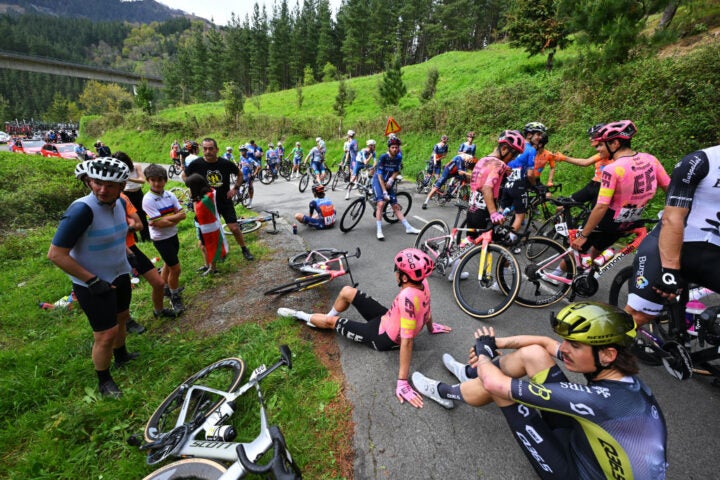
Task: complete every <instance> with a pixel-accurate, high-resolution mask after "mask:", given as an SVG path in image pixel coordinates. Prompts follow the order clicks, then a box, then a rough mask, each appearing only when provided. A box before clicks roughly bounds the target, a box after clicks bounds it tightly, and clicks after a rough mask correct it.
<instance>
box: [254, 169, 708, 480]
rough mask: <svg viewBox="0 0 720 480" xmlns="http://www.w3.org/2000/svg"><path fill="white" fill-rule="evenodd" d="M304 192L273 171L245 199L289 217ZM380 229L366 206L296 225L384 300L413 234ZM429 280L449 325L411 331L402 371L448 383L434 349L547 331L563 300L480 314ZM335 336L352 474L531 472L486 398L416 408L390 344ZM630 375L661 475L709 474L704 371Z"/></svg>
mask: <svg viewBox="0 0 720 480" xmlns="http://www.w3.org/2000/svg"><path fill="white" fill-rule="evenodd" d="M405 188H408V189H409V188H410V185H407V184H406V185H405ZM328 195H329V197H330V198H332V200H333V202H334V203H335V205H336V210H337V212H338V219H339V218H340V215H342V212H343V211H344V209H345V206H346V205H347V204H348V203H349V202H348V201H345V200H344V192H331V191H330V192H328ZM309 201H310V195H309V193H308V192H306V193H305V194H300V193H299V191H298V189H297V180H295V181H292V182H286V181H285V180H283V179H279V181H277V183H274V184H272V185H270V186H264V185H259V186H258V187H257V188H256V198H255V203H254V204H255V206H256V208H255V210H259V209H261V208H272V209H277V210H279V211H280V213H281V215H282V216H283V217H284V218H285V219H288V220H289V221H290V222H292V215H293V214H294V213H295V212H299V211H300V212H304V211H306V210H307V204H308V202H309ZM413 201H414V204H413V207H412V209H411V211H410V222H411V223H412V224H413V225H414V226H416V227H418V228H420V227H422V225H423V224H424V223H426V222H427V221H429V220H432V219H434V218H442V219H444V220H446V222H448V223H449V224H450V225H452V222H453V220H454V215H455V208H454V207H450V206H448V207H437V206H432V204H431V207H430V208H429V209H428V210H421V209H420V202H422V196H420V195H418V194H414V195H413ZM384 232H385V238H386V239H385V241H384V242H380V241H378V240H377V239H376V238H375V223H374V220H373V219H371V218H370V215H369V211H366V213H365V217H364V218H363V219H362V220H361V221H360V224H359V225H358V226H357V227H356V228H355V230H353V231H352V232H350V233H348V234H343V233H342V232H340V230H339V229H337V228H336V229H333V230H330V231H315V230H311V229H307V228H306V227H304V226H303V225H299V226H298V233H299V234H300V235H302V236H303V239H304V240H305V242H306V243H307V245H308V246H310V247H315V248H317V247H335V248H344V249H352V250H354V249H355V247H356V246H359V247H360V248H361V249H362V252H363V254H362V257H361V258H360V259H359V260H354V259H353V260H351V265H352V272H353V275H354V276H355V280H356V281H358V282H360V286H359V288H361V289H364V290H366V291H367V292H368V293H370V294H372V295H373V296H375V297H376V298H378V299H379V300H380V301H381V302H383V303H385V304H388V305H389V303H390V302H391V301H392V299H393V298H394V296H395V294H396V292H397V285H396V284H395V283H394V276H393V275H392V271H393V263H392V258H393V255H394V254H395V253H396V252H397V251H399V250H400V249H402V248H405V247H408V246H412V244H413V241H414V236H410V235H406V234H405V231H404V228H403V227H402V226H401V225H387V224H385V227H384ZM618 270H619V269H618ZM616 271H617V270H616ZM610 275H612V271H611V274H610ZM610 280H611V279H609V278H607V279H606V278H601V290H600V292H598V294H597V295H596V297H595V299H597V300H605V299H607V285H608V284H609V281H610ZM345 284H346V282H345V280H344V278H340V279H337V280H335V281H333V282H331V283H330V284H329V288H330V289H331V290H332V292H331V293H333V294H334V293H336V292H337V291H338V290H339V289H340V288H341V287H342V286H343V285H345ZM430 285H431V288H432V306H433V317H434V318H435V319H436V320H437V321H438V322H440V323H444V324H447V325H449V326H451V327H452V328H453V331H452V333H450V334H446V335H433V336H431V335H428V334H427V331H423V333H421V334H420V335H419V337H418V338H416V340H415V348H414V350H413V359H412V367H411V371H416V370H419V371H421V372H423V373H424V374H426V375H428V376H429V377H431V378H436V379H440V380H442V381H445V382H448V383H451V382H454V377H452V376H451V374H450V373H449V372H448V371H447V370H446V369H445V368H444V366H443V364H442V359H441V357H442V354H443V352H449V353H451V354H453V355H454V356H455V357H456V358H458V359H465V358H466V357H465V356H466V352H467V349H468V348H469V346H470V345H471V344H472V333H473V331H474V330H475V329H476V328H477V327H479V326H482V325H492V326H494V327H495V331H496V334H497V335H498V336H504V335H512V334H516V333H529V334H542V335H552V332H551V330H550V327H549V322H548V315H549V313H548V311H549V310H553V309H555V311H557V310H558V309H559V308H561V306H562V305H563V304H560V305H555V306H553V307H547V308H542V309H527V308H522V307H518V306H513V307H511V308H510V309H509V310H508V311H506V312H505V313H504V314H502V315H501V316H499V317H497V318H495V319H492V320H490V321H487V322H480V321H478V320H474V319H472V318H470V317H468V316H466V315H465V314H464V313H462V311H461V310H460V309H459V307H458V306H457V305H456V304H455V301H454V299H453V297H452V293H451V290H450V287H451V284H450V282H448V281H446V280H445V279H443V278H440V277H436V276H433V277H432V278H431V280H430ZM350 316H351V317H352V313H351V314H350ZM338 343H339V345H340V351H341V362H342V368H343V371H344V373H345V378H346V393H347V396H348V398H349V400H350V401H351V402H352V403H353V405H354V412H353V420H354V422H355V435H354V444H355V453H356V458H355V478H357V479H410V478H413V479H423V480H424V479H445V478H458V479H460V478H461V479H498V480H500V479H510V478H533V473H534V472H533V470H532V469H531V468H530V467H529V465H528V463H527V462H526V460H525V458H524V456H523V455H522V453H521V451H520V449H519V447H518V446H517V445H516V443H515V441H514V440H513V439H512V437H511V435H510V431H509V429H508V427H507V426H506V424H505V421H504V419H503V417H502V415H501V413H500V411H499V410H498V409H497V408H496V407H495V406H494V405H488V406H485V407H483V408H472V407H470V406H468V405H464V404H459V403H457V404H456V407H455V408H454V409H453V410H445V409H444V408H442V407H441V406H440V405H438V404H436V403H435V402H433V401H432V400H429V399H426V402H425V406H424V407H423V408H422V409H415V408H413V407H411V406H409V405H408V404H403V405H401V404H400V403H399V402H398V401H397V400H396V399H395V395H394V391H395V379H396V377H397V368H398V358H397V357H398V354H397V352H383V353H380V352H374V351H372V350H370V349H368V348H367V347H364V346H362V345H357V344H353V343H351V342H347V341H344V340H341V339H339V341H338ZM640 377H641V378H642V379H643V380H644V381H645V382H646V383H647V384H648V385H650V387H651V388H652V389H653V391H654V392H655V395H656V397H657V398H658V401H659V402H660V405H661V407H662V409H663V412H664V414H665V418H666V421H667V424H668V430H669V436H668V452H669V454H668V461H669V463H670V467H669V471H668V478H676V479H677V478H683V479H707V478H717V452H716V447H715V445H716V444H715V441H717V440H716V435H717V434H718V432H720V428H719V427H718V425H717V423H718V416H717V412H715V409H716V408H718V406H720V388H718V387H715V386H713V385H712V382H711V380H710V379H709V378H706V377H694V378H693V379H691V380H688V381H685V382H680V381H678V380H675V379H673V378H671V377H670V376H669V375H667V374H666V373H665V371H664V370H663V368H662V367H648V366H642V371H641V374H640ZM576 378H577V377H576Z"/></svg>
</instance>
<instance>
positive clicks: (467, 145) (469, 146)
mask: <svg viewBox="0 0 720 480" xmlns="http://www.w3.org/2000/svg"><path fill="white" fill-rule="evenodd" d="M473 140H475V132H472V131H471V132H468V133H467V140H466V141H464V142H463V143H462V144H461V145H460V148H458V153H467V154H468V155H470V156H473V157H474V156H475V149H476V148H477V145H475V144H474V143H473Z"/></svg>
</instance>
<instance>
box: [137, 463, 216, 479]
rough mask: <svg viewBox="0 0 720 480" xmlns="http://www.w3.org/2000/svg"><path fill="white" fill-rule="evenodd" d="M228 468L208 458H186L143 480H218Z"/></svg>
mask: <svg viewBox="0 0 720 480" xmlns="http://www.w3.org/2000/svg"><path fill="white" fill-rule="evenodd" d="M226 472H227V468H225V467H224V466H222V465H220V464H219V463H217V462H215V461H213V460H209V459H207V458H184V459H182V460H178V461H177V462H173V463H168V464H167V465H164V466H163V467H160V468H158V469H157V470H155V471H154V472H152V473H151V474H150V475H148V476H146V477H145V478H143V480H181V479H188V480H189V479H198V480H217V479H218V478H220V477H221V476H222V475H223V474H225V473H226Z"/></svg>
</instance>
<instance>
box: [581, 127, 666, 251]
mask: <svg viewBox="0 0 720 480" xmlns="http://www.w3.org/2000/svg"><path fill="white" fill-rule="evenodd" d="M635 133H637V127H635V124H634V123H633V122H631V121H630V120H622V121H619V122H613V123H609V124H607V125H605V126H604V127H602V128H601V129H600V130H599V131H598V133H597V137H596V138H595V139H596V140H597V146H596V147H595V149H596V150H597V152H598V153H599V154H600V156H601V157H604V156H605V157H607V158H609V159H610V160H612V163H610V164H609V165H607V166H606V167H605V168H604V169H603V172H602V179H601V183H600V193H599V194H598V199H597V203H596V204H595V207H594V208H593V210H592V212H591V213H590V217H589V218H588V220H587V222H586V223H585V225H584V226H583V227H582V228H581V229H579V232H578V236H577V237H576V238H574V239H573V240H572V241H571V243H570V245H571V246H572V247H573V248H574V249H576V250H578V251H581V252H587V251H588V250H591V252H590V254H591V256H596V255H598V253H599V252H601V251H603V250H604V249H606V248H607V247H609V246H610V245H612V244H613V243H615V242H616V241H617V240H618V239H619V238H620V237H622V236H623V234H624V233H625V232H627V231H628V230H630V229H632V228H633V227H634V226H635V225H636V222H637V220H640V218H641V215H642V213H643V210H644V208H645V205H647V203H648V202H649V201H650V199H652V197H653V196H654V195H655V191H656V190H657V187H660V188H662V189H663V190H667V187H668V185H669V184H670V177H669V176H668V174H667V172H666V171H665V169H664V168H663V166H662V165H661V164H660V162H659V161H658V159H657V158H655V157H653V156H652V155H650V154H648V153H640V152H636V151H634V150H632V148H631V144H630V139H631V138H632V137H633V135H635Z"/></svg>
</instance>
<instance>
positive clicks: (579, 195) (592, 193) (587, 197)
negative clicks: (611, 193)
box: [570, 180, 600, 207]
mask: <svg viewBox="0 0 720 480" xmlns="http://www.w3.org/2000/svg"><path fill="white" fill-rule="evenodd" d="M598 193H600V182H595V181H593V180H590V181H589V182H588V183H587V185H585V186H584V187H583V188H581V189H580V190H578V191H577V192H575V193H573V194H572V195H570V198H572V199H573V200H575V201H576V202H580V203H586V202H590V203H591V204H592V206H593V207H594V206H595V202H597V197H598Z"/></svg>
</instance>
